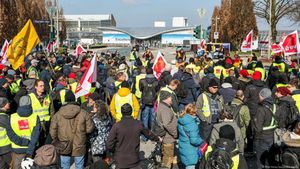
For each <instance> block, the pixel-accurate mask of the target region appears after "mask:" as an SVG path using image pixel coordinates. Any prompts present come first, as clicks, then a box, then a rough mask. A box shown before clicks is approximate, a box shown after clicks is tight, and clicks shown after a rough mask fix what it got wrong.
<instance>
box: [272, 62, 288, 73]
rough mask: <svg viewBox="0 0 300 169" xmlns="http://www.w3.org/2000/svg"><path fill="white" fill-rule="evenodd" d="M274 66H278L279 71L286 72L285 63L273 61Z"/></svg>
mask: <svg viewBox="0 0 300 169" xmlns="http://www.w3.org/2000/svg"><path fill="white" fill-rule="evenodd" d="M272 65H273V67H278V70H279V72H285V64H284V63H273V64H272Z"/></svg>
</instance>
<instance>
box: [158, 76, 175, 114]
mask: <svg viewBox="0 0 300 169" xmlns="http://www.w3.org/2000/svg"><path fill="white" fill-rule="evenodd" d="M179 84H180V81H179V80H177V79H173V80H171V82H170V83H169V85H167V86H165V87H162V88H161V89H160V91H159V93H158V97H157V102H158V103H160V102H161V99H160V93H161V92H162V91H167V92H169V93H171V94H172V105H171V106H172V109H173V111H174V112H175V113H179V101H178V98H177V95H176V93H175V92H174V91H175V90H176V89H177V87H178V86H179Z"/></svg>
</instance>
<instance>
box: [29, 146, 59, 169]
mask: <svg viewBox="0 0 300 169" xmlns="http://www.w3.org/2000/svg"><path fill="white" fill-rule="evenodd" d="M58 158H59V155H58V152H57V150H56V147H54V146H53V145H51V144H46V145H43V146H42V147H40V148H39V149H37V150H36V155H35V157H34V162H35V164H36V165H37V166H39V167H45V166H51V165H55V164H56V163H57V161H58Z"/></svg>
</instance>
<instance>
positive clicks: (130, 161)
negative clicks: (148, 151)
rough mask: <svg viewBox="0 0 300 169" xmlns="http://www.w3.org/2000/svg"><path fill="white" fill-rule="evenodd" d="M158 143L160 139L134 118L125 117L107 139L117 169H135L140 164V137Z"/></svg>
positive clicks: (113, 128) (108, 148)
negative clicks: (142, 135) (142, 136)
mask: <svg viewBox="0 0 300 169" xmlns="http://www.w3.org/2000/svg"><path fill="white" fill-rule="evenodd" d="M141 134H144V136H146V137H147V138H149V139H150V140H154V141H158V137H157V136H155V135H154V134H152V133H151V131H149V130H148V129H145V128H144V127H143V124H142V122H140V121H138V120H135V119H133V118H132V116H123V117H122V119H121V121H119V122H118V123H115V124H114V125H113V127H112V129H111V131H110V133H109V136H108V139H107V150H108V151H110V152H114V159H115V161H116V166H117V168H134V167H136V166H137V165H138V164H139V161H140V159H139V152H140V135H141Z"/></svg>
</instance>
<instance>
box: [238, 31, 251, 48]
mask: <svg viewBox="0 0 300 169" xmlns="http://www.w3.org/2000/svg"><path fill="white" fill-rule="evenodd" d="M252 40H253V30H251V31H250V32H249V33H248V35H247V36H246V38H245V39H244V41H243V43H242V46H241V51H242V52H248V51H252Z"/></svg>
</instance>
